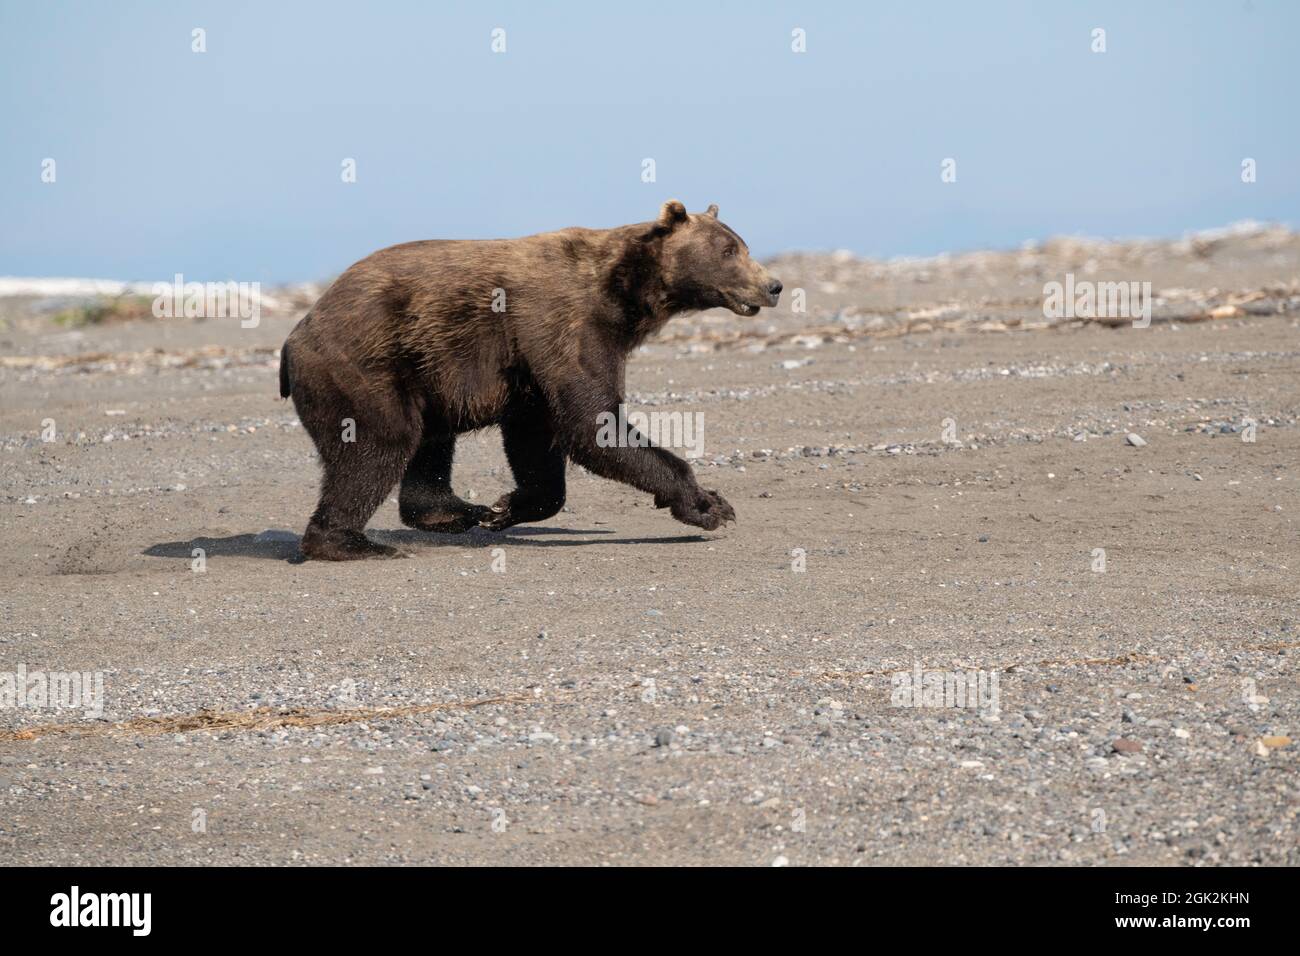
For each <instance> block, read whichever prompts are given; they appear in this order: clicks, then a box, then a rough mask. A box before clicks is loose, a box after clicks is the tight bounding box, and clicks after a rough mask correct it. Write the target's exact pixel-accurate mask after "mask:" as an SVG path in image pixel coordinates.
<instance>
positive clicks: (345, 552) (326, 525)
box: [301, 442, 409, 561]
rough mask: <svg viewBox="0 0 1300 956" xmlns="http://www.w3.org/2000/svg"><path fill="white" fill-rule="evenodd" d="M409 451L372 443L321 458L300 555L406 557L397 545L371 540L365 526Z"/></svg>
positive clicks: (322, 557)
mask: <svg viewBox="0 0 1300 956" xmlns="http://www.w3.org/2000/svg"><path fill="white" fill-rule="evenodd" d="M358 444H360V443H359V442H358ZM354 447H355V446H354ZM408 457H409V452H406V451H404V450H402V449H400V448H395V447H386V448H373V447H372V448H358V449H357V451H355V452H354V453H352V454H351V455H349V454H340V455H338V456H336V457H334V458H333V459H332V460H325V461H323V464H324V468H325V474H324V476H323V477H322V479H321V491H320V503H319V504H318V505H317V506H316V511H315V512H314V513H313V514H312V516H311V521H310V522H309V523H308V525H307V530H306V531H305V532H304V533H303V536H302V545H301V548H302V553H303V556H304V557H306V558H312V559H315V560H320V561H354V560H357V559H361V558H399V557H404V555H403V554H402V553H401V552H400V551H398V550H397V549H396V548H392V547H389V546H388V545H386V544H379V543H378V542H375V541H371V540H370V539H369V538H367V537H366V536H365V533H364V531H363V529H364V528H365V526H366V522H367V521H369V520H370V517H371V515H373V514H374V513H375V510H376V509H377V508H378V507H379V506H380V504H382V503H383V500H384V498H385V497H386V496H387V494H388V492H389V491H391V490H392V487H393V485H395V484H396V483H397V479H398V478H400V477H401V475H402V471H403V469H404V468H405V467H406V459H407V458H408Z"/></svg>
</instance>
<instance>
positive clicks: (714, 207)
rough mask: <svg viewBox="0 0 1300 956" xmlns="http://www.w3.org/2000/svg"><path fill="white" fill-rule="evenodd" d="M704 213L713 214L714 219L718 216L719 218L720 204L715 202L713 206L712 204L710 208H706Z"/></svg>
mask: <svg viewBox="0 0 1300 956" xmlns="http://www.w3.org/2000/svg"><path fill="white" fill-rule="evenodd" d="M704 215H706V216H712V217H713V218H714V219H717V218H718V204H717V203H714V204H713V205H712V206H710V207H709V208H708V209H706V210H704Z"/></svg>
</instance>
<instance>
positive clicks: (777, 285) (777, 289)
mask: <svg viewBox="0 0 1300 956" xmlns="http://www.w3.org/2000/svg"><path fill="white" fill-rule="evenodd" d="M783 288H785V286H783V285H781V280H780V279H773V280H772V281H771V282H769V283H768V284H767V294H768V295H770V296H771V297H772V298H774V299H775V298H776V297H777V296H778V295H780V294H781V290H782V289H783Z"/></svg>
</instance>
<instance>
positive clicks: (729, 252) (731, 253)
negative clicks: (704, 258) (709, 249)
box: [722, 246, 740, 259]
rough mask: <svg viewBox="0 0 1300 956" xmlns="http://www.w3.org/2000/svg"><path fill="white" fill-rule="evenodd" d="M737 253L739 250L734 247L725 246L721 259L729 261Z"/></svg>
mask: <svg viewBox="0 0 1300 956" xmlns="http://www.w3.org/2000/svg"><path fill="white" fill-rule="evenodd" d="M739 251H740V250H739V248H738V247H736V246H727V247H726V248H725V249H723V250H722V258H724V259H730V258H731V257H732V256H734V255H735V254H736V253H737V252H739Z"/></svg>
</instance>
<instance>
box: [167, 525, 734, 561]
mask: <svg viewBox="0 0 1300 956" xmlns="http://www.w3.org/2000/svg"><path fill="white" fill-rule="evenodd" d="M613 533H614V532H612V531H610V530H608V529H605V528H581V529H580V528H538V527H526V526H522V525H520V526H516V527H514V528H507V529H506V530H505V531H484V530H482V529H479V528H471V529H470V530H469V531H467V532H465V533H464V534H437V533H434V532H428V531H407V530H397V531H379V530H370V531H367V532H366V534H367V535H368V536H369V537H370V538H372V539H373V540H375V541H378V542H379V543H380V544H388V545H392V546H393V547H396V548H412V549H413V551H412V552H411V553H412V554H413V555H415V556H418V555H419V552H420V551H421V550H425V549H428V548H431V547H433V548H445V547H456V548H493V547H500V546H502V545H524V546H526V547H534V548H556V547H561V548H568V547H579V546H582V545H587V544H688V543H691V542H697V541H706V540H709V539H707V538H706V537H705V536H704V535H702V534H685V535H673V536H671V537H663V538H596V539H594V540H590V539H586V538H569V539H564V540H546V539H547V538H549V537H553V536H555V535H610V534H613ZM300 540H301V536H299V535H297V534H294V533H293V532H290V531H274V532H266V531H264V532H262V533H260V534H235V535H229V536H227V537H224V538H210V537H197V538H191V539H190V540H188V541H164V542H160V543H158V544H154V545H150V546H149V547H147V548H145V550H144V552H143V553H144V554H146V555H148V556H149V557H153V558H184V559H185V560H187V561H188V560H192V559H193V558H195V557H196V555H195V554H194V552H195V549H202V551H203V556H204V558H205V559H206V558H218V557H239V558H266V559H269V560H273V561H290V562H297V561H300V560H301V556H300V555H299V553H298V542H299V541H300Z"/></svg>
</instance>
